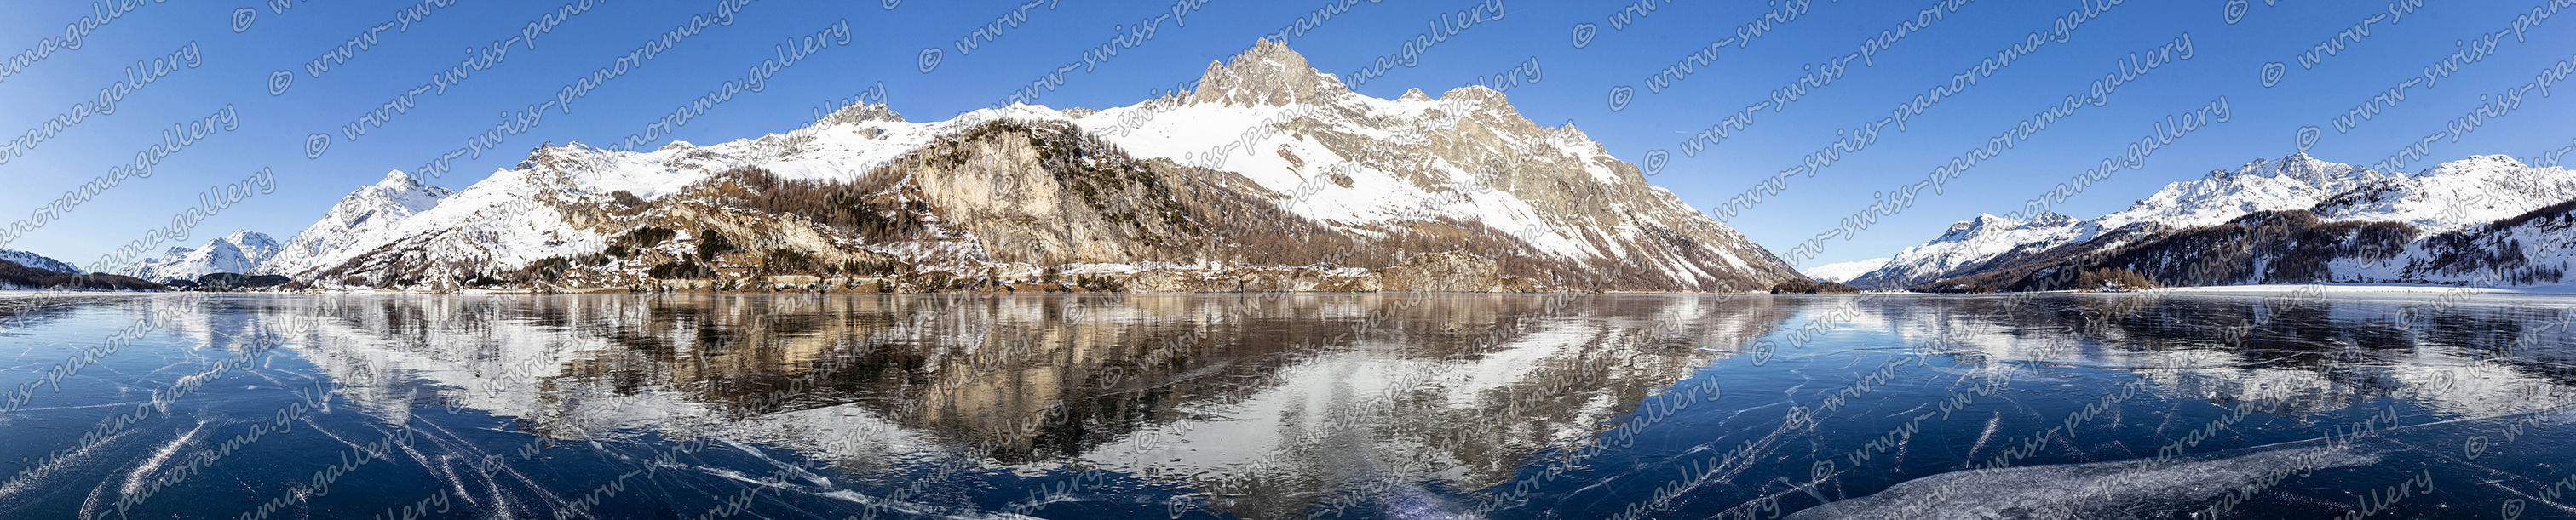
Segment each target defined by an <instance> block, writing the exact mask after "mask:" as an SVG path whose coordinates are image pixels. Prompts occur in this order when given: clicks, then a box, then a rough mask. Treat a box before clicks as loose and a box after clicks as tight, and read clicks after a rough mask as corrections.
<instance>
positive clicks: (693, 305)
mask: <svg viewBox="0 0 2576 520" xmlns="http://www.w3.org/2000/svg"><path fill="white" fill-rule="evenodd" d="M2455 300H2456V301H2455ZM2567 307H2568V305H2566V304H2565V303H2564V302H2562V301H2560V300H2557V299H2549V298H2533V297H2512V296H2497V295H2480V296H2476V297H2473V298H2469V299H2466V300H2458V299H2456V298H2450V297H2441V296H2439V295H2393V296H2375V297H2373V296H2354V295H2336V296H2333V297H2322V296H2317V295H2312V294H2301V293H2284V294H2277V295H2263V294H2255V295H2224V296H2191V295H2177V294H2128V295H2037V296H2031V295H2022V296H1930V295H1864V296H1769V295H1736V296H1723V295H1718V296H1711V295H1579V294H1562V295H1484V294H1419V295H1409V294H1370V295H1331V294H1252V295H1099V294H1087V295H1018V296H1011V295H794V294H775V295H762V294H657V295H629V294H615V295H561V296H419V295H287V296H280V295H241V296H216V297H198V296H180V295H156V296H105V297H84V298H77V299H57V300H34V299H28V298H26V297H19V298H18V299H16V300H12V299H10V298H0V342H5V343H0V346H6V347H9V350H8V351H24V352H25V353H24V354H21V355H19V359H17V360H14V361H12V362H10V363H7V364H5V365H0V367H10V368H8V369H7V370H5V371H0V388H14V387H17V385H20V384H21V383H26V382H29V381H35V380H37V379H38V378H41V377H43V375H42V373H41V371H43V370H45V367H46V366H48V365H50V364H53V363H56V362H59V361H60V360H63V359H65V358H66V356H68V355H70V354H72V353H74V352H76V351H77V350H78V349H80V348H83V347H86V346H90V345H94V344H95V342H96V341H97V338H102V337H106V336H108V335H110V334H113V333H115V332H116V331H117V330H120V329H123V328H125V327H126V326H128V325H130V324H132V323H134V320H136V319H138V318H140V317H143V316H148V315H153V314H154V313H155V312H159V313H161V314H164V315H169V316H174V318H173V319H170V320H166V321H167V323H166V324H165V325H163V326H162V327H161V328H159V329H157V330H156V332H155V333H154V335H153V336H152V339H151V340H150V341H146V342H138V343H137V344H136V345H134V346H132V347H128V348H129V349H131V350H128V351H125V352H123V353H120V354H116V355H114V356H111V357H107V358H104V361H101V362H100V365H99V366H96V367H91V368H89V369H87V371H84V372H82V373H81V379H80V380H78V381H74V382H71V383H66V384H65V385H64V388H65V390H64V391H63V392H62V393H61V394H60V395H56V394H54V393H52V392H50V391H45V390H39V391H37V395H39V396H45V397H44V398H41V399H34V400H32V401H30V405H29V406H28V408H27V409H25V410H21V411H17V412H11V413H5V414H0V432H7V433H8V435H5V436H0V437H7V438H10V439H12V440H11V441H8V442H7V443H6V445H5V448H0V458H14V457H28V459H27V460H29V461H30V462H25V463H22V465H24V466H25V467H22V468H20V469H18V470H15V471H17V472H18V473H21V474H27V475H37V474H38V473H41V475H38V476H37V477H35V478H31V479H25V480H24V482H23V483H20V484H18V485H16V487H9V486H6V485H0V517H9V518H16V517H21V516H47V515H50V516H96V515H101V514H114V513H118V512H119V511H117V509H118V507H117V504H120V499H121V498H122V499H125V502H130V503H134V505H132V506H131V507H132V509H131V511H128V512H126V513H127V514H128V515H145V514H147V513H148V514H150V515H152V516H170V515H172V514H194V515H199V516H208V517H221V518H235V517H237V516H238V515H241V514H245V513H246V512H247V513H256V512H257V511H258V510H259V508H260V507H261V505H262V504H283V506H282V507H277V508H276V510H277V512H276V514H275V515H274V516H273V517H277V518H299V517H308V516H309V517H347V516H353V515H355V516H364V515H370V514H384V513H386V511H387V509H389V508H391V509H395V510H397V511H396V512H397V513H399V511H398V510H399V509H400V508H401V507H403V506H406V505H413V504H418V503H421V502H420V501H421V500H425V499H426V498H427V497H436V498H440V499H441V500H442V501H452V506H453V507H452V509H453V510H454V512H451V513H448V514H449V515H453V517H459V518H466V517H472V518H529V517H548V518H556V517H562V518H571V517H598V518H699V517H709V518H716V517H726V516H731V515H732V514H754V515H757V516H756V517H764V518H833V519H840V518H848V517H852V516H857V517H860V518H867V517H872V516H873V517H889V518H906V517H978V518H984V517H1045V518H1135V517H1166V518H1188V517H1205V515H1210V514H1214V515H1221V516H1232V517H1240V518H1451V517H1456V518H1474V517H1490V518H1612V517H1619V518H1666V517H1692V518H1699V517H1709V516H1712V515H1719V516H1751V517H1757V518H1760V517H1772V516H1776V515H1791V514H1794V515H1795V516H1796V517H1798V518H1810V517H1816V518H1903V517H1930V518H1938V517H2007V518H2012V517H2028V518H2043V517H2077V518H2087V517H2119V516H2121V515H2131V516H2136V517H2142V518H2155V517H2181V516H2187V515H2189V514H2192V513H2196V512H2203V511H2213V510H2214V509H2212V508H2213V506H2223V507H2221V508H2220V509H2223V511H2221V512H2223V514H2226V515H2236V516H2244V517H2285V518H2307V517H2316V518H2325V517H2334V516H2337V515H2341V514H2344V513H2347V512H2352V511H2353V510H2354V509H2355V508H2366V510H2367V511H2383V510H2384V511H2385V512H2384V513H2376V514H2392V515H2397V516H2395V517H2399V518H2403V517H2411V516H2428V515H2429V516H2462V515H2474V516H2483V515H2489V514H2496V512H2497V511H2499V508H2500V507H2503V504H2504V503H2505V502H2506V501H2507V500H2510V499H2516V498H2520V499H2524V500H2527V501H2528V506H2529V507H2531V508H2532V509H2530V511H2529V512H2528V513H2526V514H2529V515H2533V516H2532V517H2535V518H2544V517H2547V516H2546V515H2547V514H2558V513H2562V512H2569V511H2567V510H2562V509H2556V508H2555V506H2554V505H2549V504H2554V502H2545V501H2541V500H2535V499H2533V498H2532V497H2534V496H2538V495H2534V493H2539V492H2540V490H2542V489H2544V488H2545V487H2546V486H2547V484H2548V483H2549V482H2553V481H2557V480H2559V479H2560V478H2562V477H2565V476H2566V474H2567V472H2568V471H2570V470H2571V469H2576V468H2569V467H2567V466H2568V463H2571V462H2576V455H2571V453H2572V452H2571V451H2570V449H2569V448H2566V447H2564V446H2563V445H2561V444H2560V443H2554V442H2550V441H2546V440H2544V439H2549V438H2552V437H2553V436H2556V435H2563V434H2564V433H2565V431H2564V428H2563V427H2561V426H2559V425H2560V424H2563V423H2564V422H2565V421H2563V420H2561V419H2562V418H2563V417H2564V416H2566V415H2567V413H2566V412H2567V411H2568V410H2569V409H2568V408H2563V407H2562V406H2563V404H2564V403H2568V402H2570V401H2569V398H2570V397H2576V394H2571V393H2570V392H2569V389H2568V383H2569V381H2571V380H2576V378H2571V377H2570V376H2571V373H2570V368H2571V367H2576V365H2571V364H2570V361H2571V360H2569V359H2567V358H2568V357H2569V356H2568V354H2567V350H2566V347H2565V342H2566V339H2567V338H2568V337H2569V336H2570V334H2569V333H2568V332H2569V331H2568V330H2567V322H2568V317H2569V316H2568V314H2567V312H2566V311H2567ZM259 338H275V339H281V340H282V343H279V344H280V345H282V346H281V347H280V348H279V349H278V350H277V351H276V352H279V353H280V355H272V356H268V357H265V358H263V359H262V360H261V361H260V362H259V363H256V364H254V365H252V366H254V367H257V368H255V369H250V370H245V371H242V372H240V373H234V374H229V375H220V376H218V377H220V378H221V379H220V382H218V383H210V384H206V385H205V386H204V388H205V390H202V391H199V392H198V393H195V394H190V395H188V396H186V397H183V398H180V399H177V400H173V401H172V402H171V406H169V408H168V410H169V411H167V412H159V415H155V416H152V417H150V418H147V419H145V420H144V421H142V422H137V423H134V424H133V426H132V427H130V428H126V429H124V430H121V431H120V432H118V433H117V434H116V435H115V436H113V437H112V438H110V439H109V440H106V441H103V442H99V443H97V446H95V447H91V448H87V449H86V450H85V451H82V452H81V454H80V455H79V456H74V457H58V458H56V459H58V460H55V461H54V462H50V463H47V462H43V461H45V460H49V459H48V458H47V457H48V454H49V453H53V452H56V451H58V450H61V449H63V448H65V447H66V446H77V445H78V443H79V442H80V437H81V435H82V433H83V432H86V431H88V430H89V429H90V427H91V425H93V424H99V423H100V421H102V420H104V419H106V418H108V417H110V415H111V414H113V413H122V412H123V411H124V410H125V409H126V408H131V407H132V406H131V405H130V404H119V403H122V402H131V401H137V400H141V399H147V398H149V394H150V389H152V388H159V387H162V386H164V385H169V384H174V383H175V382H178V381H181V378H182V376H186V375H187V374H190V373H195V372H198V371H199V370H200V369H201V368H202V367H204V366H207V364H208V363H211V362H212V361H213V360H220V359H225V358H227V357H231V356H233V355H235V353H239V352H243V351H245V350H246V349H249V348H250V347H247V346H246V345H250V344H251V343H250V342H252V341H254V340H257V339H259ZM314 387H318V388H321V389H324V390H327V393H328V395H330V396H333V398H332V399H330V401H331V404H332V406H333V407H334V410H331V411H330V412H328V413H316V414H313V415H310V416H309V417H308V418H307V419H306V422H303V423H300V424H298V425H297V426H296V427H294V428H293V429H291V430H288V431H283V432H280V433H276V434H274V435H273V436H272V437H271V438H270V439H273V440H268V439H264V440H260V441H258V442H257V443H256V444H252V445H249V446H248V447H244V448H241V451H240V452H241V454H238V455H229V456H222V457H214V456H210V455H200V453H201V452H208V453H211V452H210V450H214V449H218V448H220V446H222V445H223V443H224V442H225V440H226V439H233V438H240V437H242V436H243V435H244V434H245V432H248V431H250V430H251V428H252V427H253V426H254V425H255V424H258V423H259V421H263V420H265V419H266V416H269V415H271V414H272V411H275V410H282V409H284V408H281V406H284V405H286V404H288V403H290V402H291V401H293V400H294V399H296V397H294V396H293V394H292V391H293V389H296V388H305V389H308V391H309V389H310V388H314ZM2124 389H2125V390H2124ZM1981 390H1982V391H1983V393H1982V394H1981V393H1980V391H1981ZM2088 405H2090V406H2091V407H2092V409H2091V410H2089V411H2088V410H2087V408H2086V407H2087V406H2088ZM120 406H122V407H123V408H120ZM1793 418H1794V419H1793ZM397 427H400V428H403V429H401V430H397V429H396V428H397ZM393 432H407V433H405V435H407V436H406V437H403V438H406V439H412V440H411V441H409V442H408V444H407V445H405V446H402V447H400V448H399V449H396V450H393V451H395V452H399V454H398V455H397V454H391V453H388V454H386V457H387V460H386V461H385V462H379V463H376V464H381V466H376V465H367V464H359V465H357V467H354V468H352V467H350V466H351V463H349V462H348V461H349V460H351V459H350V458H349V457H351V456H352V455H353V454H357V453H358V452H356V451H353V448H352V447H353V446H361V447H363V446H367V445H368V444H369V443H371V442H376V440H377V439H382V438H388V436H389V435H393ZM2472 438H2475V439H2477V440H2471V439H2472ZM2472 448H2474V449H2472ZM2321 453H2323V454H2327V455H2330V456H2325V455H2319V456H2309V455H2316V454H2321ZM2160 455H2169V457H2165V458H2162V459H2160V458H2159V456H2160ZM2298 457H2304V458H2298ZM356 458H357V459H366V458H367V457H363V456H361V457H356ZM201 460H203V461H205V462H200V461H201ZM2282 460H2302V461H2306V462H2304V463H2305V464H2311V465H2313V466H2314V467H2313V468H2310V469H2308V470H2307V471H2303V472H2300V473H2297V474H2295V475H2293V476H2287V477H2284V476H2280V475H2278V474H2276V473H2277V472H2273V471H2272V470H2271V469H2269V468H2271V467H2278V466H2282V465H2283V464H2284V463H2282V462H2281V461H2282ZM39 466H41V467H42V471H39V472H30V468H37V467H39ZM335 466H337V467H340V470H343V472H345V473H347V474H348V475H349V478H350V479H351V480H349V481H346V482H341V483H337V484H333V485H331V486H330V487H327V488H326V487H317V486H316V480H315V479H314V477H315V476H316V475H319V474H323V473H327V472H329V471H335V470H332V469H331V468H333V467H335ZM1988 467H1999V468H1997V469H1974V468H1988ZM2419 472H2428V473H2419ZM2418 475H2429V476H2425V477H2419V476H2418ZM2413 478H2425V479H2430V481H2431V482H2433V483H2434V487H2433V489H2436V490H2438V492H2436V493H2431V494H2422V493H2417V494H2413V495H2410V496H2408V497H2407V498H2404V499H2402V500H2394V501H2386V500H2382V501H2381V502H2365V501H2358V500H2357V498H2367V497H2371V496H2373V495H2372V492H2373V491H2378V492H2381V495H2384V496H2390V497H2393V496H2397V494H2395V493H2393V492H2389V491H2388V490H2389V489H2390V486H2398V485H2404V483H2405V482H2408V481H2409V479H2413ZM160 481H169V482H172V483H173V484H172V485H171V487H170V489H169V490H164V491H153V490H152V488H151V486H152V484H151V483H153V482H160ZM1963 483H1964V484H1963ZM342 490H355V491H354V492H345V493H343V492H325V491H342ZM1927 490H1937V492H1930V491H1927ZM2230 493H2236V494H2237V495H2242V496H2236V495H2230ZM728 511H731V512H732V513H728ZM1926 511H1929V513H1926ZM2544 511H2545V512H2546V513H2544ZM397 516H399V515H397ZM429 517H433V518H435V517H442V516H439V515H430V516H429Z"/></svg>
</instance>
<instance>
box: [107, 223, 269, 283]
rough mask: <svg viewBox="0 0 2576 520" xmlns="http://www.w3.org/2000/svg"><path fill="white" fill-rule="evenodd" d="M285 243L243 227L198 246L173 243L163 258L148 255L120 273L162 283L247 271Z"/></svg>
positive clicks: (265, 259)
mask: <svg viewBox="0 0 2576 520" xmlns="http://www.w3.org/2000/svg"><path fill="white" fill-rule="evenodd" d="M280 247H281V246H279V245H278V244H277V240H275V239H271V238H269V237H268V235H265V234H261V233H260V232H257V231H250V230H242V231H235V232H233V234H230V235H224V236H222V237H217V238H215V239H213V240H208V241H206V245H203V246H198V247H195V248H186V247H173V248H170V251H169V252H168V253H164V254H163V255H162V256H161V257H159V258H146V259H143V261H142V262H140V263H136V264H134V265H132V266H128V267H126V268H125V269H123V270H120V271H117V273H116V274H121V275H126V276H132V277H135V278H142V279H145V280H151V281H155V282H161V283H170V282H172V281H176V280H195V279H197V277H199V276H205V275H208V274H214V273H236V274H247V273H250V272H252V271H255V270H258V268H259V265H260V263H261V262H265V261H267V260H268V259H269V257H272V256H276V255H277V252H278V250H279V248H280Z"/></svg>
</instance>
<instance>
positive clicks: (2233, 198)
mask: <svg viewBox="0 0 2576 520" xmlns="http://www.w3.org/2000/svg"><path fill="white" fill-rule="evenodd" d="M2570 199H2576V173H2570V172H2569V171H2568V170H2567V169H2565V168H2558V167H2550V168H2533V167H2529V166H2525V165H2523V164H2522V163H2520V162H2518V161H2515V160H2514V159H2513V158H2511V157H2508V156H2503V155H2484V156H2473V157H2469V158H2466V159H2461V160H2457V161H2451V162H2447V163H2442V164H2440V165H2436V166H2434V167H2433V168H2430V169H2427V170H2424V171H2422V172H2417V173H2413V174H2405V173H2398V174H2388V173H2383V172H2379V171H2375V170H2370V169H2367V168H2362V167H2358V166H2352V165H2346V164H2338V163H2331V162H2326V161H2323V160H2319V159H2316V158H2314V157H2310V156H2308V155H2307V154H2304V153H2301V154H2292V155H2290V156H2288V157H2284V158H2281V159H2278V160H2255V161H2253V162H2249V163H2247V164H2245V165H2243V166H2240V167H2238V168H2236V169H2234V170H2214V171H2211V172H2210V173H2209V175H2207V176H2204V177H2202V178H2200V179H2198V180H2192V181H2185V182H2176V183H2172V184H2167V185H2165V186H2164V188H2163V189H2160V190H2157V191H2156V193H2155V194H2154V195H2152V196H2149V197H2147V198H2145V199H2141V200H2139V201H2137V202H2136V203H2134V204H2132V205H2130V207H2129V209H2126V210H2122V211H2120V212H2117V213H2112V214H2109V215H2104V216H2101V217H2097V218H2093V219H2088V220H2083V221H2078V222H2071V223H2069V224H2068V225H2066V226H2063V227H2050V228H2049V229H2046V230H2038V229H2027V228H2037V227H2040V226H2035V225H2033V226H2024V227H2021V228H2013V229H2011V231H2010V232H1994V231H1987V230H1991V229H1999V227H1998V226H1999V225H2002V224H2009V223H2012V222H2013V221H2012V220H2011V219H2008V218H2001V217H1990V216H1983V217H1980V220H1979V221H1972V222H1962V223H1960V224H1959V225H1956V226H1952V229H1951V231H1950V232H1949V233H1946V234H1944V235H1942V236H1941V237H1940V238H1936V239H1934V240H1932V241H1930V242H1926V243H1924V244H1923V245H1919V246H1915V247H1912V248H1907V249H1906V250H1905V251H1904V252H1901V253H1899V254H1898V255H1896V257H1895V259H1894V260H1892V261H1890V262H1889V263H1888V264H1887V265H1886V266H1884V267H1881V268H1880V269H1879V270H1877V271H1875V272H1872V273H1870V274H1868V275H1864V276H1862V277H1860V278H1858V279H1856V280H1855V282H1854V284H1855V285H1861V286H1864V287H1876V288H1902V287H1908V286H1913V285H1916V284H1922V283H1927V282H1931V281H1935V280H1940V279H1946V278H1952V277H1958V276H1964V275H1968V274H1972V273H1974V272H1977V271H1978V270H1979V269H1980V268H1983V267H1986V266H1990V265H2000V264H2003V263H2005V261H2006V260H2008V259H2010V257H2011V256H2012V255H2033V254H2038V253H2041V252H2043V251H2048V250H2050V248H2055V247H2058V246H2061V245H2066V244H2076V243H2081V242H2084V241H2087V240H2093V239H2095V238H2097V237H2103V236H2105V235H2109V234H2111V233H2112V232H2113V231H2116V230H2120V229H2123V228H2131V227H2134V226H2164V227H2166V228H2169V229H2176V230H2182V229H2190V228H2197V227H2203V226H2215V225H2220V224H2228V223H2230V222H2231V221H2235V220H2237V219H2239V218H2240V217H2245V216H2246V215H2249V214H2254V213H2256V212H2265V211H2296V210H2304V211H2307V212H2310V213H2313V214H2314V215H2315V216H2316V217H2317V218H2318V219H2320V220H2322V221H2325V222H2396V223H2403V224H2406V225H2408V226H2412V227H2413V228H2414V229H2416V230H2417V231H2418V232H2420V234H2419V238H2421V237H2430V236H2434V235H2438V234H2441V233H2447V232H2455V231H2464V230H2471V229H2474V228H2479V227H2481V226H2484V225H2485V224H2487V223H2490V222H2495V221H2498V220H2502V219H2507V218H2511V217H2514V216H2516V215H2521V214H2523V213H2526V212H2530V211H2532V210H2536V209H2540V208H2542V207H2546V206H2549V205H2552V204H2556V203H2560V202H2564V201H2567V200H2570ZM1988 219H1991V220H1992V221H1993V223H1992V224H1984V223H1983V222H1987V220H1988ZM2128 243H2129V242H2124V241H2105V243H2099V244H2091V245H2088V246H2086V247H2089V248H2091V249H2093V250H2096V251H2097V252H2100V251H2108V250H2111V249H2114V248H2116V247H2119V246H2123V245H2127V244H2128ZM2419 249H2420V248H2419ZM2058 253H2060V254H2063V253H2067V252H2064V251H2059V252H2058ZM2336 272H2337V273H2342V274H2344V275H2352V276H2359V273H2346V272H2344V271H2343V270H2338V271H2336ZM2369 274H2371V275H2385V276H2389V277H2395V276H2396V275H2395V274H2393V273H2381V272H2376V271H2374V272H2373V273H2369ZM2371 278H2374V279H2376V278H2379V276H2371Z"/></svg>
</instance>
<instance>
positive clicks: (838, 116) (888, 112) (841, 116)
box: [815, 103, 903, 125]
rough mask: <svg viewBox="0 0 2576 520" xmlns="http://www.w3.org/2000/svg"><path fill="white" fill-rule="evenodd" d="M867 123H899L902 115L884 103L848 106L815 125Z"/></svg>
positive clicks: (901, 120)
mask: <svg viewBox="0 0 2576 520" xmlns="http://www.w3.org/2000/svg"><path fill="white" fill-rule="evenodd" d="M869 121H886V122H894V123H901V122H903V114H897V113H895V111H894V108H892V107H888V106H886V104H885V103H872V104H860V105H850V106H846V107H841V109H840V110H837V111H833V112H832V115H829V116H824V117H823V120H821V121H816V122H815V124H823V123H831V124H843V125H853V124H859V123H865V122H869Z"/></svg>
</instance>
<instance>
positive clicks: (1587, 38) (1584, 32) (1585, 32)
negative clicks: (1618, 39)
mask: <svg viewBox="0 0 2576 520" xmlns="http://www.w3.org/2000/svg"><path fill="white" fill-rule="evenodd" d="M1600 31H1601V29H1599V28H1596V27H1593V26H1592V22H1583V23H1578V24H1574V48H1577V49H1581V48H1583V46H1585V45H1591V44H1592V35H1593V33H1597V32H1600Z"/></svg>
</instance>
